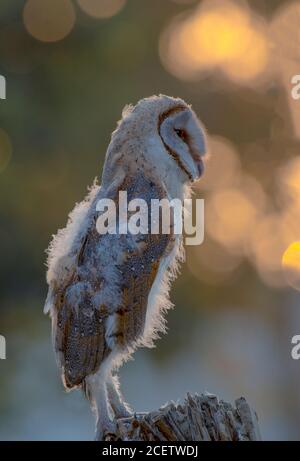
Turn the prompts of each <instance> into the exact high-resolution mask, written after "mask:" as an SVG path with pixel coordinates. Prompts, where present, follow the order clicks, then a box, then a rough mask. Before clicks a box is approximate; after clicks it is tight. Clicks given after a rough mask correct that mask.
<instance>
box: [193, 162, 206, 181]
mask: <svg viewBox="0 0 300 461" xmlns="http://www.w3.org/2000/svg"><path fill="white" fill-rule="evenodd" d="M195 165H196V168H197V171H198V177H197V179H199V178H201V176H202V175H203V173H204V162H203V160H202V158H201V157H197V158H196V159H195Z"/></svg>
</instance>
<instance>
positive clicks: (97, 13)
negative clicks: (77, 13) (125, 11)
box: [77, 0, 126, 18]
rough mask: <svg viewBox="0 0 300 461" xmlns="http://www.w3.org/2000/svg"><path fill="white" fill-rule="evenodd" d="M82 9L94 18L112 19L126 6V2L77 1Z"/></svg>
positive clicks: (104, 0)
mask: <svg viewBox="0 0 300 461" xmlns="http://www.w3.org/2000/svg"><path fill="white" fill-rule="evenodd" d="M77 2H78V5H79V6H80V8H81V9H82V10H83V11H84V12H85V13H86V14H88V15H89V16H92V17H94V18H111V17H112V16H114V15H115V14H117V13H119V11H121V9H122V8H123V7H124V6H125V3H126V0H77Z"/></svg>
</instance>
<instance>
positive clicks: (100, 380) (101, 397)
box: [86, 368, 116, 440]
mask: <svg viewBox="0 0 300 461" xmlns="http://www.w3.org/2000/svg"><path fill="white" fill-rule="evenodd" d="M106 379H107V373H106V372H105V371H104V372H102V371H101V368H100V370H99V371H98V373H96V374H95V375H93V376H89V377H88V378H86V388H87V389H86V394H87V396H88V399H89V401H90V402H91V407H92V410H93V412H94V414H95V417H96V440H105V438H106V436H109V435H110V434H115V433H116V425H115V423H114V420H113V417H112V415H111V412H110V405H109V400H108V395H107V388H106Z"/></svg>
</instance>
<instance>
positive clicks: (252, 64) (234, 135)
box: [0, 0, 300, 440]
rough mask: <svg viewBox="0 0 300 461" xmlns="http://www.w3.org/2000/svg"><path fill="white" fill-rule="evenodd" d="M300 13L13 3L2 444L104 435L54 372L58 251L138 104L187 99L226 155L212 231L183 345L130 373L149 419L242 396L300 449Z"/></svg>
mask: <svg viewBox="0 0 300 461" xmlns="http://www.w3.org/2000/svg"><path fill="white" fill-rule="evenodd" d="M299 24H300V2H299V1H280V0H273V1H272V2H270V1H269V0H250V1H249V2H246V1H234V2H230V1H227V0H225V1H210V0H209V1H208V0H206V1H197V0H195V1H193V0H191V1H189V0H177V1H175V0H164V1H161V0H151V1H149V0H127V1H126V0H78V1H75V0H74V1H71V0H27V1H21V0H20V1H19V0H1V4H0V74H2V75H3V76H5V78H6V81H7V99H6V100H1V101H0V208H1V218H0V219H1V226H0V245H1V254H0V255H1V264H0V283H1V285H0V300H1V301H0V334H1V335H4V336H5V337H6V341H7V360H1V361H0V439H2V440H40V439H44V440H48V439H51V440H52V439H56V440H57V439H74V440H76V439H92V438H93V424H94V421H93V417H92V415H91V414H90V412H89V409H88V404H87V403H86V402H85V401H84V398H83V397H82V396H81V395H80V393H79V392H73V393H71V394H65V393H64V390H63V387H62V384H61V382H60V378H59V373H58V370H57V368H56V365H55V359H54V355H53V352H52V346H51V339H50V322H49V320H48V319H47V318H46V317H44V316H43V313H42V308H43V302H44V299H45V297H46V291H47V287H46V283H45V271H46V267H45V248H46V247H47V245H48V242H49V240H50V238H51V235H52V234H53V233H55V232H56V231H57V229H58V228H61V227H63V226H64V225H65V223H66V219H67V214H68V212H69V211H70V210H71V209H72V207H73V206H74V204H75V202H77V201H80V200H81V199H82V198H83V197H84V195H85V193H86V189H87V186H88V185H90V184H91V183H92V181H93V179H94V177H95V176H98V175H100V174H101V168H102V164H103V159H104V155H105V151H106V148H107V145H108V143H109V140H110V134H111V132H112V131H113V129H114V128H115V126H116V122H117V120H119V118H120V116H121V112H122V108H123V107H124V106H125V104H128V103H135V102H137V101H138V100H139V99H140V98H143V97H146V96H150V95H152V94H159V93H165V94H168V95H172V96H179V97H182V98H183V99H185V100H186V101H187V102H189V103H191V104H192V105H193V108H194V110H195V111H196V112H197V114H198V115H199V117H200V118H201V120H202V121H203V123H204V124H205V125H206V127H207V130H208V133H209V137H210V146H211V149H210V150H211V159H210V161H209V164H208V167H207V177H206V178H205V179H204V180H203V182H202V183H200V184H199V185H197V186H196V188H195V192H196V194H197V195H199V196H200V197H204V198H205V207H206V215H205V217H206V221H205V222H206V235H205V242H204V244H203V245H201V246H200V247H197V248H195V247H190V248H188V251H187V262H186V264H185V265H184V267H183V271H182V275H181V276H180V277H179V279H178V280H177V281H176V284H175V286H174V288H173V289H172V294H171V297H172V300H173V302H174V303H175V305H176V308H175V310H173V311H171V312H170V313H169V314H168V320H169V333H168V335H167V336H164V337H163V338H162V339H161V340H160V341H159V342H158V343H157V348H156V349H155V350H141V351H138V352H137V353H136V354H135V360H134V361H132V362H129V363H128V364H126V365H125V366H124V368H123V369H122V371H121V382H122V389H123V391H124V394H125V396H126V398H127V400H128V401H129V402H130V403H131V404H132V405H133V407H134V409H135V410H136V411H146V410H151V409H155V408H158V407H159V406H160V405H161V404H163V403H165V402H166V401H167V400H170V399H173V400H178V399H180V398H183V397H184V394H185V393H186V392H187V391H189V392H204V391H205V390H207V391H209V392H212V393H216V394H217V395H218V396H219V397H220V398H222V399H226V400H230V401H232V400H234V399H235V398H238V397H239V396H241V395H243V396H245V397H246V398H247V399H248V400H249V402H250V403H251V404H252V406H253V407H254V408H255V409H256V411H257V413H258V415H259V420H260V426H261V431H262V436H263V438H264V439H284V440H287V439H288V440H292V439H299V437H300V391H299V380H300V364H299V363H298V362H297V361H293V360H292V358H291V337H292V336H293V335H296V334H300V298H299V289H300V277H299V266H300V261H299V259H300V258H299V255H298V253H297V251H298V250H297V249H298V246H297V245H298V244H297V242H298V241H299V240H300V236H299V233H300V230H299V222H300V154H299V144H300V141H299V137H300V101H299V102H298V101H297V100H293V98H292V97H291V89H292V85H291V78H292V76H293V75H295V74H297V73H298V74H300V60H299V57H300V34H299V30H300V29H299Z"/></svg>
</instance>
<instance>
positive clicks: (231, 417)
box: [110, 394, 261, 441]
mask: <svg viewBox="0 0 300 461" xmlns="http://www.w3.org/2000/svg"><path fill="white" fill-rule="evenodd" d="M260 438H261V437H260V431H259V427H258V419H257V415H256V413H255V412H254V411H253V410H252V409H251V408H250V406H249V404H248V403H247V401H246V400H245V399H244V398H243V397H241V398H239V399H237V400H236V401H235V406H234V405H231V404H229V403H227V402H223V401H222V400H220V401H219V400H218V398H217V397H216V396H214V395H211V394H202V395H197V394H196V395H194V396H191V395H190V394H187V397H186V399H185V402H184V404H183V405H180V404H178V405H176V404H175V403H174V402H171V403H169V404H166V405H164V406H163V407H161V408H160V409H159V410H158V411H153V412H151V413H139V414H135V415H134V416H132V417H129V418H123V419H119V420H118V421H117V430H116V434H115V435H114V436H113V437H111V438H110V440H123V441H133V440H134V441H139V440H141V441H205V440H206V441H210V440H211V441H214V440H215V441H226V440H227V441H229V440H231V441H248V440H253V441H254V440H260Z"/></svg>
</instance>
